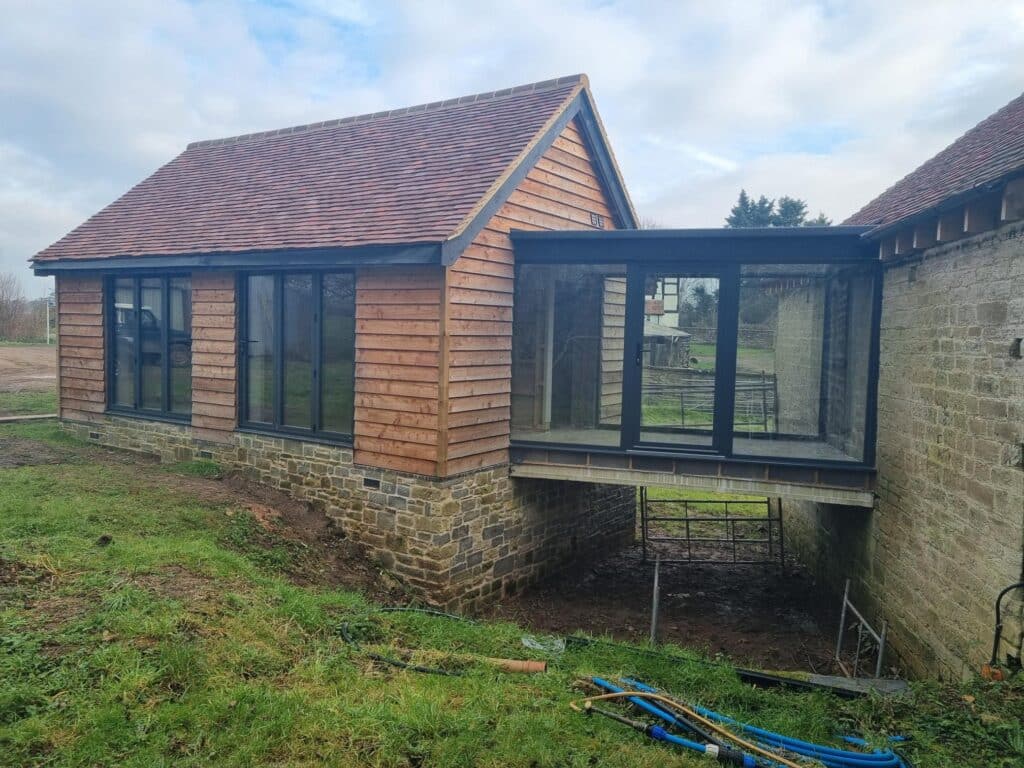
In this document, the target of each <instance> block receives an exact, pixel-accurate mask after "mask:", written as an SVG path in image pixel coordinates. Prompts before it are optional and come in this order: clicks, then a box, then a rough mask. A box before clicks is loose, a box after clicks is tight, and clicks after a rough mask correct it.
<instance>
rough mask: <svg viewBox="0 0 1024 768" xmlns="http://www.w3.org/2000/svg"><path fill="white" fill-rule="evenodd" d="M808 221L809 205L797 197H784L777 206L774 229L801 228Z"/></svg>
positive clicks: (773, 223) (773, 220)
mask: <svg viewBox="0 0 1024 768" xmlns="http://www.w3.org/2000/svg"><path fill="white" fill-rule="evenodd" d="M806 219H807V203H805V202H804V201H803V200H800V199H799V198H796V197H789V196H788V195H783V196H782V197H780V198H779V201H778V202H777V203H776V204H775V214H774V216H773V217H772V226H773V227H799V226H802V225H803V223H804V221H805V220H806Z"/></svg>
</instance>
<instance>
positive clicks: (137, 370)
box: [132, 277, 143, 411]
mask: <svg viewBox="0 0 1024 768" xmlns="http://www.w3.org/2000/svg"><path fill="white" fill-rule="evenodd" d="M132 303H133V304H134V308H135V328H134V329H133V333H134V334H135V338H134V340H133V341H134V343H133V344H132V376H133V377H134V378H135V387H134V390H135V391H134V392H133V393H132V409H133V410H136V411H137V410H139V408H140V407H142V356H143V350H142V280H141V279H140V278H138V277H135V278H132Z"/></svg>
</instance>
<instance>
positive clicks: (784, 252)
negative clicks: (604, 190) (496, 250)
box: [511, 227, 878, 265]
mask: <svg viewBox="0 0 1024 768" xmlns="http://www.w3.org/2000/svg"><path fill="white" fill-rule="evenodd" d="M829 229H832V230H836V231H832V232H828V231H827V230H829ZM864 231H865V230H864V228H861V227H855V228H847V227H843V228H837V227H821V228H818V227H806V228H792V229H782V228H779V229H759V230H736V229H681V230H617V231H616V230H612V231H601V232H586V231H575V230H573V231H557V232H523V231H520V230H513V231H512V233H511V236H512V242H513V244H514V246H515V251H516V262H517V263H520V264H547V263H560V264H623V263H634V262H640V263H644V264H648V265H653V264H655V263H658V262H670V263H673V264H676V265H683V264H685V265H689V264H693V263H697V262H706V263H710V264H723V263H735V262H739V263H741V264H833V265H835V264H842V263H857V264H865V263H871V262H872V261H877V260H878V253H877V249H876V248H875V246H873V245H872V244H871V243H869V242H867V241H866V240H864V239H863V238H862V237H861V234H862V232H864Z"/></svg>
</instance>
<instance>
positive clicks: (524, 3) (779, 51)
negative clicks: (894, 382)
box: [0, 0, 1024, 293]
mask: <svg viewBox="0 0 1024 768" xmlns="http://www.w3.org/2000/svg"><path fill="white" fill-rule="evenodd" d="M0 49H2V50H3V51H4V56H3V58H2V59H0V270H4V271H7V270H17V271H19V273H20V274H22V275H24V276H25V281H26V287H27V288H28V289H29V290H30V291H31V292H33V293H39V292H41V291H42V290H44V289H45V288H46V286H47V283H46V282H45V281H42V280H39V281H35V282H34V283H33V284H31V285H29V284H28V283H29V279H30V278H29V277H28V272H27V270H26V267H25V264H24V262H25V259H27V258H28V257H30V256H31V255H32V254H33V253H34V252H35V251H37V250H38V249H40V248H42V247H44V246H45V245H47V244H48V243H50V242H52V241H53V240H55V239H57V238H58V237H60V236H61V235H63V234H64V233H65V232H66V231H67V230H68V229H70V228H72V227H73V226H75V225H76V224H78V223H80V222H81V221H83V220H84V219H85V218H87V217H88V216H89V215H91V214H92V213H94V212H95V211H97V210H99V209H100V208H101V207H103V206H104V205H106V204H107V203H109V202H110V201H111V200H113V199H115V198H116V197H117V196H118V195H119V194H121V193H122V192H123V191H124V190H126V189H127V188H128V187H130V186H131V185H132V184H134V183H136V182H137V181H139V180H140V179H142V178H144V177H145V176H146V175H147V174H149V173H151V172H152V171H153V170H154V169H155V168H157V167H158V166H160V165H161V164H163V163H164V162H167V161H168V160H170V159H171V158H172V157H173V156H174V155H176V154H177V153H178V152H180V151H181V150H182V149H183V148H184V146H185V144H187V143H188V142H189V141H192V140H195V139H202V138H211V137H216V136H225V135H231V134H236V133H244V132H249V131H255V130H263V129H268V128H274V127H281V126H285V125H292V124H297V123H302V122H309V121H315V120H322V119H325V118H331V117H341V116H344V115H349V114H357V113H361V112H368V111H375V110H379V109H385V108H393V107H400V106H405V105H410V104H415V103H419V102H424V101H432V100H435V99H440V98H446V97H450V96H454V95H461V94H465V93H473V92H477V91H485V90H491V89H495V88H500V87H504V86H508V85H514V84H518V83H523V82H529V81H531V80H539V79H545V78H549V77H552V76H557V75H563V74H570V73H574V72H580V71H585V72H587V73H588V74H589V75H590V78H591V84H592V87H593V90H594V93H595V96H596V99H597V103H598V107H599V109H600V110H601V113H602V116H603V118H604V121H605V124H606V127H607V128H608V131H609V134H610V137H611V140H612V143H613V145H614V148H615V151H616V155H617V156H618V158H619V160H620V163H621V164H622V167H623V172H624V175H625V177H626V181H627V184H628V185H629V187H630V189H631V192H632V194H633V197H634V200H635V202H636V203H637V205H638V207H639V208H640V211H641V213H642V214H643V215H645V216H646V217H648V218H653V219H656V220H658V221H659V222H660V223H662V224H663V225H666V226H717V225H719V224H720V223H721V221H722V219H723V218H724V216H725V215H726V213H727V212H728V209H729V207H730V206H731V205H732V203H733V201H734V200H735V197H736V194H737V192H738V190H739V188H740V187H746V188H747V189H748V190H750V191H751V192H752V193H756V194H762V193H763V194H766V195H768V196H772V197H774V196H779V195H782V194H789V195H796V196H799V197H803V198H805V199H806V200H807V201H808V203H809V205H810V207H811V209H812V210H813V211H818V210H823V211H824V212H825V213H827V214H828V215H830V216H832V217H833V218H834V219H836V220H840V219H842V218H843V217H845V216H847V215H848V214H850V213H852V212H853V211H854V210H856V209H857V208H858V207H860V206H861V205H862V204H863V203H865V202H867V201H868V200H869V199H870V198H872V197H874V196H875V195H876V194H878V193H879V192H881V191H882V190H883V189H885V188H886V187H888V186H889V185H890V184H892V183H893V182H894V181H896V180H897V179H898V178H899V177H901V176H902V175H904V174H906V173H907V172H909V171H910V170H912V169H913V168H914V167H915V166H916V165H918V164H919V163H920V162H922V161H924V160H925V159H927V158H928V157H929V156H930V155H931V154H933V153H934V152H936V151H937V150H939V149H941V147H942V146H944V145H945V144H947V143H949V142H950V141H951V140H952V139H954V138H955V137H956V136H957V135H959V134H960V133H962V132H963V131H964V130H966V129H967V128H969V127H970V126H971V125H973V124H974V123H976V122H977V121H978V120H980V119H982V118H983V117H985V116H986V115H988V114H989V113H990V112H992V111H993V110H995V109H997V108H998V107H999V106H1001V105H1002V104H1003V103H1005V102H1006V101H1008V100H1009V99H1011V98H1013V97H1014V96H1016V95H1018V94H1019V93H1020V91H1021V90H1022V89H1024V67H1021V66H1020V65H1019V62H1020V61H1024V4H1022V3H1021V2H1020V0H1015V2H1011V3H1006V2H995V1H993V0H975V1H974V2H972V5H971V13H969V14H965V13H964V12H963V5H962V3H960V2H944V1H942V0H938V1H935V0H933V1H932V2H918V1H917V0H907V1H905V2H900V3H891V2H881V0H869V1H868V2H844V1H843V0H822V1H821V2H809V1H807V0H777V1H776V2H768V1H767V0H766V1H764V2H743V3H739V2H728V1H727V2H717V3H705V2H687V3H681V2H653V1H646V0H638V1H636V2H625V1H622V2H597V1H596V0H563V1H562V2H553V1H552V0H518V1H516V2H513V1H511V0H510V1H509V2H505V3H479V2H475V1H473V2H471V1H470V0H465V1H459V2H454V1H446V0H436V2H429V3H425V2H418V1H417V0H408V1H407V2H395V3H379V2H372V0H366V1H365V2H361V1H360V0H345V1H344V2H340V1H336V0H265V2H262V3H256V2H245V1H244V0H221V1H220V2H216V3H195V2H191V1H188V0H135V2H132V3H123V2H117V1H115V0H93V1H92V2H90V3H56V2H54V3H42V2H38V0H35V1H29V0H13V2H8V3H7V4H6V6H5V13H4V24H3V25H2V26H0Z"/></svg>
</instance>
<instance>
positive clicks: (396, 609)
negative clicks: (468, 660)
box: [377, 605, 477, 624]
mask: <svg viewBox="0 0 1024 768" xmlns="http://www.w3.org/2000/svg"><path fill="white" fill-rule="evenodd" d="M377 612H378V613H424V614H426V615H428V616H443V617H444V618H446V619H454V620H455V621H464V622H466V623H467V624H476V623H477V622H476V621H474V620H473V619H470V618H467V617H465V616H459V615H458V614H455V613H445V612H444V611H438V610H436V609H434V608H416V607H414V606H402V605H390V606H384V607H383V608H378V609H377Z"/></svg>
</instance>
